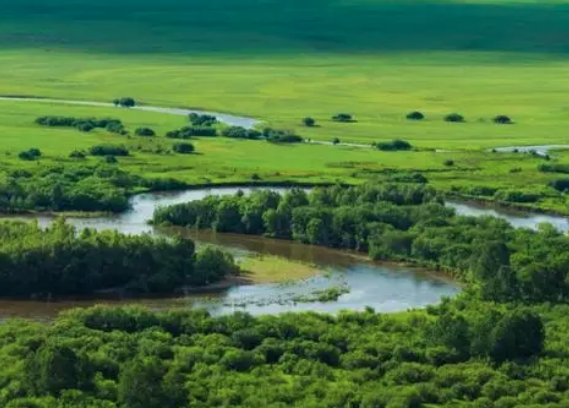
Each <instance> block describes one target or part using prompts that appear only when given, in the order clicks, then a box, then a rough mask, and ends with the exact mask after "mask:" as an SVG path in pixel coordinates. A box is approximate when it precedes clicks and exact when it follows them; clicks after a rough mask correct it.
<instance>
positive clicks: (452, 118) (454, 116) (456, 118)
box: [445, 113, 464, 123]
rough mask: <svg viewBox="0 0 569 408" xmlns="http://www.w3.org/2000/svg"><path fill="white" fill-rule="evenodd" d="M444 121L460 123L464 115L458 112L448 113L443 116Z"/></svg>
mask: <svg viewBox="0 0 569 408" xmlns="http://www.w3.org/2000/svg"><path fill="white" fill-rule="evenodd" d="M445 122H452V123H460V122H464V116H462V115H461V114H460V113H449V114H448V115H446V116H445Z"/></svg>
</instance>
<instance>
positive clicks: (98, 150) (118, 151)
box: [89, 145, 129, 156]
mask: <svg viewBox="0 0 569 408" xmlns="http://www.w3.org/2000/svg"><path fill="white" fill-rule="evenodd" d="M89 154H90V155H92V156H128V155H129V151H128V149H127V148H126V147H124V146H115V145H96V146H93V147H91V148H90V149H89Z"/></svg>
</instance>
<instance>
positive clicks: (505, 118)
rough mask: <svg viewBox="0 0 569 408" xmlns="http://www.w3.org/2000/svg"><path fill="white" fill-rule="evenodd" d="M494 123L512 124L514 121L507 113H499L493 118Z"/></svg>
mask: <svg viewBox="0 0 569 408" xmlns="http://www.w3.org/2000/svg"><path fill="white" fill-rule="evenodd" d="M493 121H494V123H496V124H498V125H511V124H512V123H514V122H513V121H512V119H511V118H510V117H509V116H506V115H498V116H496V117H494V119H493Z"/></svg>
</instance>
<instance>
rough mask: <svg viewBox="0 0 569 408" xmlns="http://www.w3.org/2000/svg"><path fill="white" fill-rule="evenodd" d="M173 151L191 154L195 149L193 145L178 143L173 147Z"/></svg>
mask: <svg viewBox="0 0 569 408" xmlns="http://www.w3.org/2000/svg"><path fill="white" fill-rule="evenodd" d="M172 150H173V151H175V152H176V153H180V154H190V153H193V152H194V150H195V148H194V145H193V144H191V143H176V144H175V145H174V146H172Z"/></svg>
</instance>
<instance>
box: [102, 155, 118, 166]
mask: <svg viewBox="0 0 569 408" xmlns="http://www.w3.org/2000/svg"><path fill="white" fill-rule="evenodd" d="M118 162H119V161H118V160H117V158H116V157H115V156H105V163H108V164H117V163H118Z"/></svg>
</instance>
